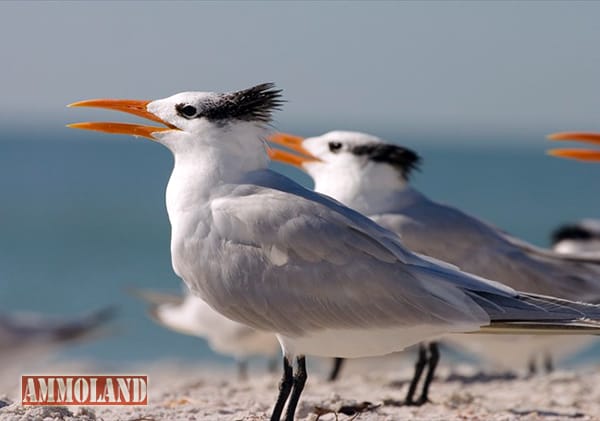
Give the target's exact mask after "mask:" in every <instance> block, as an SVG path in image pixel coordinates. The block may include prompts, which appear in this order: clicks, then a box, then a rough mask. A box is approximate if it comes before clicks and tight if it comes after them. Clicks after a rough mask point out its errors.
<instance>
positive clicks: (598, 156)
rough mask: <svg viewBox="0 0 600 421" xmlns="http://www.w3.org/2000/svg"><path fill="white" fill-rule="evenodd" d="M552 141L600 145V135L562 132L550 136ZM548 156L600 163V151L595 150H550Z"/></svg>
mask: <svg viewBox="0 0 600 421" xmlns="http://www.w3.org/2000/svg"><path fill="white" fill-rule="evenodd" d="M548 139H550V140H565V141H579V142H586V143H591V144H594V145H600V133H591V132H560V133H553V134H551V135H549V136H548ZM548 155H552V156H558V157H561V158H570V159H577V160H579V161H587V162H598V161H600V150H595V149H567V148H559V149H550V150H549V151H548Z"/></svg>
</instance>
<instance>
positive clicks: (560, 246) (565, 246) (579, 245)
mask: <svg viewBox="0 0 600 421" xmlns="http://www.w3.org/2000/svg"><path fill="white" fill-rule="evenodd" d="M552 248H553V249H554V250H555V251H557V252H558V253H564V254H567V255H575V256H584V257H585V256H589V257H600V220H599V219H592V218H586V219H582V220H580V221H578V222H576V223H573V224H565V225H561V226H560V227H558V228H557V229H556V230H554V232H553V233H552Z"/></svg>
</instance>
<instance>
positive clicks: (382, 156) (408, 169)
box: [352, 143, 421, 180]
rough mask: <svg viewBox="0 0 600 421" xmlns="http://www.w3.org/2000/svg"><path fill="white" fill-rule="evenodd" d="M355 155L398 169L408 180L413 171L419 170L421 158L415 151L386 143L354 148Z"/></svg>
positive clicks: (368, 144)
mask: <svg viewBox="0 0 600 421" xmlns="http://www.w3.org/2000/svg"><path fill="white" fill-rule="evenodd" d="M352 153H353V154H355V155H367V156H368V157H369V159H371V160H373V161H375V162H383V163H386V164H389V165H391V166H393V167H394V168H396V169H397V170H398V171H400V173H401V174H402V177H403V178H405V179H407V180H408V178H409V177H410V175H411V173H412V171H414V170H418V169H419V165H420V164H421V157H420V156H419V155H418V154H417V153H416V152H415V151H413V150H411V149H408V148H404V147H402V146H398V145H390V144H386V143H367V144H365V145H357V146H355V147H353V148H352Z"/></svg>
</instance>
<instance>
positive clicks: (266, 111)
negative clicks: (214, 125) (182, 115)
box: [200, 83, 284, 123]
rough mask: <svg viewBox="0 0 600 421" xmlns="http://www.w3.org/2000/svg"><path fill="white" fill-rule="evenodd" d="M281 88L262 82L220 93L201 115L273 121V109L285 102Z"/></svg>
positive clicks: (209, 117)
mask: <svg viewBox="0 0 600 421" xmlns="http://www.w3.org/2000/svg"><path fill="white" fill-rule="evenodd" d="M283 102H284V101H283V100H282V99H281V89H277V88H276V87H275V84H273V83H262V84H260V85H256V86H253V87H252V88H248V89H244V90H241V91H235V92H227V93H224V94H221V95H219V96H218V97H216V98H215V100H214V101H211V102H210V103H208V104H207V106H206V108H204V109H203V110H202V111H201V113H200V115H201V116H202V117H206V118H207V119H209V120H229V119H235V120H243V121H261V122H264V123H268V122H269V121H271V115H272V113H273V111H275V110H278V109H280V107H281V105H282V104H283Z"/></svg>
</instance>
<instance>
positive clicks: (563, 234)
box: [552, 225, 598, 245]
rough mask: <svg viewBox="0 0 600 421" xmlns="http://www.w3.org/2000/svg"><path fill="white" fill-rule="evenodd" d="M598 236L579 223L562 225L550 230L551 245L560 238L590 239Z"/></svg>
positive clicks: (560, 239)
mask: <svg viewBox="0 0 600 421" xmlns="http://www.w3.org/2000/svg"><path fill="white" fill-rule="evenodd" d="M597 237H598V236H597V235H595V234H594V233H592V232H591V231H589V230H587V229H585V228H584V227H582V226H579V225H563V226H561V227H559V228H557V229H556V230H554V232H552V245H555V244H556V243H558V242H560V241H562V240H591V239H593V238H597Z"/></svg>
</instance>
